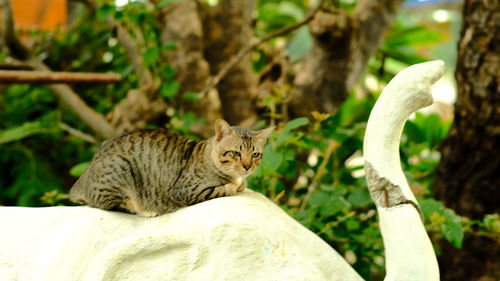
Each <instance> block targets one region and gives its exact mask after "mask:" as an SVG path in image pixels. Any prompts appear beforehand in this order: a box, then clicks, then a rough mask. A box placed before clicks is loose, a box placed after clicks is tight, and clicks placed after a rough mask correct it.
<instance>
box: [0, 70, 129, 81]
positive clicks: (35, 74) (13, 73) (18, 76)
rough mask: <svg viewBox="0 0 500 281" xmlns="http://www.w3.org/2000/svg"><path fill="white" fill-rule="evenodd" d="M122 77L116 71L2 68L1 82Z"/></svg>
mask: <svg viewBox="0 0 500 281" xmlns="http://www.w3.org/2000/svg"><path fill="white" fill-rule="evenodd" d="M121 79H122V77H121V76H120V75H118V74H114V73H85V72H45V71H44V72H42V71H22V70H0V83H116V82H120V81H121Z"/></svg>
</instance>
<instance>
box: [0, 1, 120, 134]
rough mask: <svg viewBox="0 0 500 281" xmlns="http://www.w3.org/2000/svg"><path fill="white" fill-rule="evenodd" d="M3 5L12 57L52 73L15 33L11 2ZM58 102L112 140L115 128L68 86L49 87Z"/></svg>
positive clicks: (5, 31) (4, 2) (5, 38)
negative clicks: (34, 56)
mask: <svg viewBox="0 0 500 281" xmlns="http://www.w3.org/2000/svg"><path fill="white" fill-rule="evenodd" d="M0 1H2V2H0V4H2V5H3V21H4V25H3V28H4V34H3V35H4V40H5V43H6V46H7V47H8V49H9V52H10V53H11V54H12V56H14V57H16V58H18V59H20V60H23V61H25V62H26V63H28V64H29V65H31V67H32V68H33V69H34V70H39V71H44V72H51V70H50V68H49V67H48V66H47V65H45V64H44V63H43V62H42V61H40V60H38V59H35V58H32V57H33V56H32V54H31V50H29V49H28V48H27V47H26V46H24V45H23V44H22V43H21V42H20V41H19V38H17V36H16V34H15V32H14V19H13V14H12V8H11V6H10V1H9V0H0ZM49 88H50V89H52V91H53V92H54V94H55V96H56V97H57V98H58V100H59V101H60V102H61V103H62V104H64V105H65V106H66V107H68V108H69V109H70V110H71V111H73V112H74V113H75V114H76V115H77V117H78V118H79V119H80V120H82V121H83V122H84V123H85V124H86V125H87V126H89V127H90V128H91V129H92V130H93V131H94V132H96V134H97V135H98V136H99V137H102V138H110V137H113V136H114V135H115V130H114V128H113V127H112V126H111V125H110V124H109V123H108V122H107V121H106V119H105V118H104V116H102V115H101V114H99V113H97V112H95V111H94V110H93V109H92V108H90V107H89V106H88V105H87V104H86V103H85V102H84V101H83V100H82V99H81V98H80V97H79V96H78V95H77V94H76V93H75V92H74V91H73V90H72V89H71V88H70V87H69V86H68V85H65V84H52V85H50V86H49Z"/></svg>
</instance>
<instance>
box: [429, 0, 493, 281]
mask: <svg viewBox="0 0 500 281" xmlns="http://www.w3.org/2000/svg"><path fill="white" fill-rule="evenodd" d="M499 34H500V4H499V2H498V1H479V0H467V1H465V6H464V20H463V27H462V32H461V40H460V42H459V46H458V61H457V70H456V79H457V86H458V99H457V104H456V107H455V121H454V124H453V126H452V128H451V130H450V133H449V136H448V138H447V139H446V140H445V141H444V142H443V143H442V145H441V148H440V150H441V154H442V160H441V163H440V164H439V166H438V168H437V170H436V179H435V183H434V191H435V196H436V198H437V199H440V200H442V201H443V202H444V204H445V205H446V206H448V207H450V208H452V209H454V210H455V211H456V212H457V213H458V214H460V215H464V216H467V217H470V218H472V219H482V217H483V216H484V215H485V214H491V213H498V212H500V204H499V203H498V202H500V193H499V187H500V177H499V176H498V171H500V150H499V148H500V96H499V93H500V37H499ZM442 250H443V254H442V256H441V258H440V259H441V262H440V264H441V267H442V268H441V271H442V276H443V280H482V281H485V280H500V260H499V259H498V253H499V252H500V247H499V245H498V243H496V241H493V240H491V239H488V238H486V237H478V236H472V235H468V236H466V237H465V240H464V246H463V249H457V248H454V247H452V246H451V245H449V244H448V243H443V249H442Z"/></svg>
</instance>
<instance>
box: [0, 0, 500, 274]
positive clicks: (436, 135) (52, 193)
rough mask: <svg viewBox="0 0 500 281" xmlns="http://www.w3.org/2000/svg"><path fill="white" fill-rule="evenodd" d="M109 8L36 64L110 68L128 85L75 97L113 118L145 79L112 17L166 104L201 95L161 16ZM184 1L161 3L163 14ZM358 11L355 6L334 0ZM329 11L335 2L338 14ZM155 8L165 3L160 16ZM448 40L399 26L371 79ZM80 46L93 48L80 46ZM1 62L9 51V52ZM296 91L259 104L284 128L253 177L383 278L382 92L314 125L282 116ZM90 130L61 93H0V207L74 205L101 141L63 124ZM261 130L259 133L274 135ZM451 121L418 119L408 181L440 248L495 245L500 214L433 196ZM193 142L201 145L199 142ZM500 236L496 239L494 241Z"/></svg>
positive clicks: (272, 24) (289, 41)
mask: <svg viewBox="0 0 500 281" xmlns="http://www.w3.org/2000/svg"><path fill="white" fill-rule="evenodd" d="M101 2H102V3H104V4H103V5H102V6H100V7H99V8H98V9H97V11H96V13H84V12H82V13H81V17H82V18H83V19H84V20H82V21H77V22H79V23H78V24H75V25H73V26H72V27H71V29H70V30H68V31H66V32H64V31H60V32H56V33H43V32H38V33H35V34H33V37H35V38H37V40H38V41H37V44H36V45H35V46H36V47H37V51H36V52H37V56H38V57H41V58H45V62H46V63H47V64H48V65H50V67H52V68H53V69H57V70H67V71H88V72H92V71H96V72H107V71H113V72H117V73H119V74H121V75H122V76H123V77H126V79H124V81H123V82H122V83H120V84H115V85H105V86H95V85H93V86H79V87H78V94H79V95H80V96H81V97H82V98H83V99H84V100H85V101H86V102H87V103H88V104H89V105H90V106H91V107H92V108H94V109H95V110H96V111H98V112H101V113H106V112H109V111H110V110H111V109H112V108H113V106H114V105H116V104H117V103H118V102H119V101H120V100H121V99H122V98H123V97H124V96H125V95H126V92H127V90H128V89H130V88H135V87H137V84H138V80H139V79H138V77H137V76H136V74H135V72H134V71H133V69H132V67H131V66H130V63H129V61H128V59H127V57H126V55H125V52H124V50H123V48H122V47H121V46H120V45H119V44H117V39H116V37H115V34H113V31H112V30H110V29H109V28H108V27H107V25H106V24H105V20H106V18H107V17H108V16H113V17H114V18H115V19H116V20H118V21H119V22H120V23H122V24H124V25H125V26H126V27H127V28H129V29H131V30H134V32H133V34H134V35H135V36H136V38H134V40H135V41H137V42H138V45H139V48H140V50H141V53H142V55H143V59H144V61H145V63H146V64H147V65H148V66H149V67H150V68H151V69H152V70H153V72H155V74H156V75H157V76H158V77H160V78H161V80H162V86H161V88H160V90H159V93H160V95H161V96H162V97H163V98H165V99H166V100H167V101H171V100H173V99H174V98H175V97H179V96H182V98H183V99H185V100H187V101H190V102H197V101H198V95H197V93H194V92H187V93H181V92H180V89H181V85H180V84H179V83H178V82H177V81H176V80H175V75H176V70H175V69H173V68H172V67H171V66H169V65H168V63H167V62H164V61H162V60H161V59H160V54H161V52H163V51H169V50H173V49H175V48H176V45H175V42H161V40H159V38H160V36H159V31H158V28H157V26H156V22H155V20H154V17H153V13H152V9H154V7H151V6H148V5H146V4H144V3H143V2H140V1H131V2H130V4H128V5H126V6H124V7H116V6H114V5H111V4H109V1H101ZM173 2H175V0H164V1H160V2H159V6H163V5H165V6H166V5H170V4H171V3H173ZM327 2H328V3H330V2H331V3H330V4H332V3H333V4H335V5H339V6H340V7H342V8H346V9H352V7H353V5H354V4H353V2H355V1H327ZM333 4H332V5H333ZM156 8H158V6H157V7H156ZM307 10H308V3H307V1H302V0H287V1H276V0H261V1H259V5H258V7H257V16H256V19H255V20H256V34H257V35H258V36H261V35H263V34H267V33H269V32H271V31H273V30H277V29H279V28H282V27H284V26H287V25H289V24H292V23H296V22H298V21H300V20H301V19H302V18H303V17H304V15H306V14H307ZM437 39H439V34H436V33H435V32H433V31H430V30H429V29H427V28H425V27H422V26H415V25H411V24H407V23H404V22H401V21H399V22H398V23H396V25H395V26H394V27H393V28H392V30H391V31H390V32H389V33H388V35H387V38H386V40H385V42H384V43H383V46H382V48H381V49H380V51H379V53H378V54H377V55H376V56H374V57H373V58H372V59H371V60H370V63H369V67H368V74H371V75H373V76H375V77H376V78H377V80H378V81H380V82H387V81H389V80H390V79H391V78H392V77H393V75H394V74H395V73H396V72H397V70H398V68H400V67H401V66H405V65H408V64H413V63H416V62H420V61H422V60H424V58H421V57H419V56H418V55H417V54H416V52H415V50H414V48H413V47H414V46H415V45H418V44H426V43H428V42H430V41H432V40H437ZM278 40H284V42H285V43H286V44H285V45H286V50H287V52H288V55H289V56H290V57H291V58H292V60H293V61H298V60H300V59H301V58H302V57H303V56H304V54H305V53H307V51H308V50H309V49H310V47H311V46H312V37H311V35H310V33H309V30H308V29H307V27H302V28H300V29H298V30H297V31H295V32H292V33H290V34H287V35H285V36H282V37H281V38H278V39H276V40H275V41H273V42H271V43H270V44H271V45H272V44H277V41H278ZM75 46H85V48H77V47H75ZM255 54H257V56H255V57H256V59H255V60H254V62H253V63H254V69H255V70H256V71H260V70H261V69H263V67H264V66H265V65H266V63H267V62H268V61H269V58H268V57H266V56H267V53H266V48H264V47H263V48H261V49H258V50H256V51H255ZM2 57H4V54H2ZM289 88H290V87H289V86H288V85H277V86H276V87H274V88H273V90H272V93H271V95H269V96H268V97H266V98H265V99H264V100H263V101H261V103H260V106H261V108H262V109H261V112H262V116H261V117H262V118H261V119H263V120H264V119H265V120H269V123H272V124H277V125H278V129H277V130H276V132H275V133H274V134H273V135H272V136H271V139H270V142H269V144H268V145H267V146H266V148H265V153H264V159H263V160H262V163H261V165H260V167H259V169H258V170H257V171H256V173H255V174H254V175H253V176H252V177H251V178H249V186H250V187H251V188H252V189H254V190H257V191H259V192H262V193H264V194H265V195H267V196H268V197H269V198H271V199H272V200H274V201H275V202H277V203H279V204H280V205H281V206H282V208H283V209H284V210H285V211H287V212H288V213H289V214H290V215H292V216H293V217H295V218H296V219H297V220H298V221H299V222H301V223H302V224H303V225H305V226H306V227H308V228H309V229H310V230H311V231H313V232H315V233H317V234H318V235H319V236H321V237H322V238H323V239H324V240H325V241H326V242H327V243H329V244H330V245H332V246H333V247H335V249H336V250H337V251H339V253H341V254H342V255H344V256H345V257H346V259H347V260H348V261H349V262H350V263H351V264H353V266H354V267H355V268H356V270H357V271H358V272H359V273H360V274H361V275H362V276H363V277H364V278H366V279H367V280H370V279H380V276H382V275H383V273H382V271H383V256H384V254H383V244H382V241H381V236H380V232H379V229H378V225H377V224H378V221H377V216H376V210H375V207H374V204H373V202H372V201H371V198H370V195H369V193H368V191H367V188H366V183H365V180H364V177H363V163H362V161H360V160H361V158H360V156H361V148H362V138H363V135H364V130H365V126H366V121H367V119H368V115H369V112H370V110H371V108H372V106H373V104H374V102H375V100H376V96H377V94H378V93H368V94H367V95H365V97H363V98H357V97H355V95H354V94H353V95H351V96H350V97H349V98H348V99H347V101H346V102H345V103H344V104H343V105H342V107H341V108H340V109H339V110H338V111H337V112H335V113H333V114H331V115H327V114H322V113H317V112H313V114H312V115H313V118H311V119H308V118H299V119H294V120H287V119H286V114H285V112H284V110H283V108H284V106H285V104H286V98H287V96H288V95H289V93H290V89H289ZM199 122H203V121H202V120H200V118H198V117H197V116H196V115H195V114H194V113H192V112H185V111H183V110H177V108H176V110H175V113H173V114H172V115H169V116H168V118H166V120H162V121H161V122H159V123H155V124H149V125H148V126H150V127H161V126H164V127H168V128H169V129H171V130H173V131H176V132H178V133H180V134H183V135H189V134H190V131H189V128H190V127H191V125H192V124H195V123H199ZM61 123H65V124H69V125H70V126H71V127H73V128H75V129H78V130H82V131H85V130H86V128H85V126H84V125H83V124H82V123H81V122H80V121H79V120H78V119H77V118H76V117H75V116H74V115H73V114H71V113H68V111H63V110H61V109H59V106H58V102H57V99H56V98H55V97H54V95H53V94H52V92H51V91H50V90H49V89H48V88H47V87H45V86H41V85H32V86H30V85H10V86H6V87H3V88H2V94H0V166H1V167H6V168H4V169H1V171H0V204H3V205H18V206H49V205H59V204H68V203H69V202H68V201H67V195H66V192H67V191H68V189H69V187H70V186H71V185H72V183H73V182H74V181H75V179H76V177H77V176H79V175H80V174H81V173H82V172H83V171H84V169H85V167H86V166H87V165H88V161H89V160H90V159H91V157H92V155H93V153H94V152H95V151H96V150H97V149H98V146H99V144H91V143H87V142H85V141H84V140H82V139H80V138H78V137H76V136H73V135H68V134H67V133H66V132H65V131H63V130H62V129H61V126H60V124H61ZM265 125H266V122H265V121H261V122H259V123H258V124H257V125H256V127H259V126H261V127H262V126H265ZM448 129H449V124H448V123H444V122H442V121H441V120H440V119H439V117H438V116H436V115H424V114H419V113H417V114H416V115H415V116H414V118H413V119H412V120H410V121H409V122H408V123H407V125H406V126H405V129H404V132H403V137H402V144H401V163H402V165H403V170H404V171H405V173H406V176H407V178H408V181H409V184H410V186H411V188H412V189H413V191H414V193H415V194H416V195H417V197H418V198H419V202H420V205H421V207H422V210H423V213H424V219H425V226H426V228H427V230H428V231H429V232H430V233H431V235H432V237H433V241H438V239H440V238H444V239H447V240H448V241H450V242H451V243H452V244H453V245H455V246H457V247H460V246H461V244H462V241H463V237H464V235H465V234H466V233H474V234H477V235H487V236H492V237H495V234H498V233H499V232H500V218H499V216H498V214H492V215H488V216H486V217H485V218H484V219H483V220H482V221H471V220H468V219H467V218H463V217H460V216H458V215H457V214H455V213H454V212H453V211H452V210H450V209H447V208H445V207H444V206H443V205H442V204H441V203H440V202H439V201H435V200H434V199H432V198H431V197H430V194H431V191H432V179H433V175H434V169H435V167H436V165H437V163H438V161H439V153H438V152H437V151H436V147H437V145H438V144H439V142H440V140H441V139H443V137H444V136H445V135H446V133H447V131H448ZM190 137H194V138H196V136H191V135H190ZM497 236H498V235H497Z"/></svg>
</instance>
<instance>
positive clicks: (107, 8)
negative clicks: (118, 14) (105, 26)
mask: <svg viewBox="0 0 500 281" xmlns="http://www.w3.org/2000/svg"><path fill="white" fill-rule="evenodd" d="M114 11H115V9H114V8H113V6H111V5H109V4H104V5H103V6H102V7H100V8H99V9H97V19H99V20H100V21H104V20H106V19H107V18H108V17H109V16H111V15H112V14H113V12H114Z"/></svg>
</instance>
